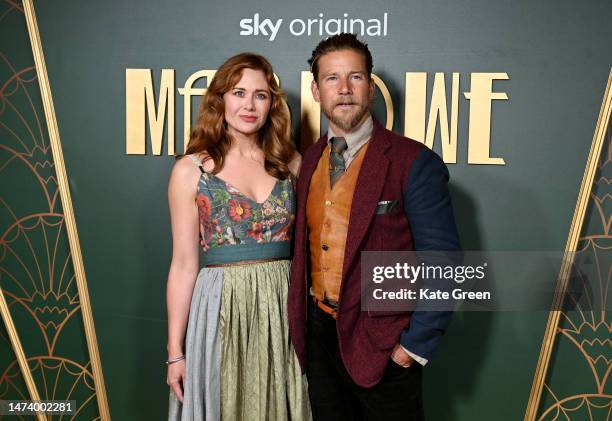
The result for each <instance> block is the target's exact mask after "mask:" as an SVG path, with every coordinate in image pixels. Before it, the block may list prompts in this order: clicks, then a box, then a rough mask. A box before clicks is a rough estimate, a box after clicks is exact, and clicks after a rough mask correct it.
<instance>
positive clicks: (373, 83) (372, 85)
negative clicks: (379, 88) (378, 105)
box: [369, 75, 376, 100]
mask: <svg viewBox="0 0 612 421" xmlns="http://www.w3.org/2000/svg"><path fill="white" fill-rule="evenodd" d="M369 90H370V98H371V99H372V100H373V99H374V94H375V93H376V83H375V82H374V77H373V76H372V75H370V88H369Z"/></svg>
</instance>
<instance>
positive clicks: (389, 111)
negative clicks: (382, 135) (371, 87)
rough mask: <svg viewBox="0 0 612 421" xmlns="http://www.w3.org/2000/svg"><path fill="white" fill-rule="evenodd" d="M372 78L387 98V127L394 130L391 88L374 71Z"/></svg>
mask: <svg viewBox="0 0 612 421" xmlns="http://www.w3.org/2000/svg"><path fill="white" fill-rule="evenodd" d="M372 80H374V84H376V86H377V87H378V89H380V92H381V93H382V96H383V98H384V100H385V108H386V110H387V121H386V122H385V127H386V128H387V130H393V100H392V99H391V94H390V93H389V89H388V88H387V85H385V82H383V80H382V79H381V78H379V77H378V76H376V75H375V74H374V73H372Z"/></svg>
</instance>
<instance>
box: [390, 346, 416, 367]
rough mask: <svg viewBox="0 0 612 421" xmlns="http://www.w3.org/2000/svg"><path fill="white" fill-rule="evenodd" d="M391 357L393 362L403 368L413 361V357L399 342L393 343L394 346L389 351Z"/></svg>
mask: <svg viewBox="0 0 612 421" xmlns="http://www.w3.org/2000/svg"><path fill="white" fill-rule="evenodd" d="M391 359H392V360H393V362H394V363H395V364H397V365H400V366H402V367H404V368H408V367H410V366H411V365H412V364H413V363H414V358H412V357H411V356H410V355H409V354H408V353H407V352H406V351H404V348H402V347H401V346H400V344H397V345H395V348H393V352H391Z"/></svg>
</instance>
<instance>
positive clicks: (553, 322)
mask: <svg viewBox="0 0 612 421" xmlns="http://www.w3.org/2000/svg"><path fill="white" fill-rule="evenodd" d="M611 110H612V69H611V70H610V76H609V77H608V84H607V86H606V91H605V94H604V99H603V103H602V105H601V110H600V112H599V118H598V119H597V126H596V127H595V134H594V136H593V142H592V143H591V151H590V152H589V158H588V160H587V165H586V169H585V171H584V176H583V178H582V184H581V186H580V193H579V194H578V201H577V202H576V209H575V211H574V217H573V219H572V225H571V227H570V231H569V236H568V238H567V243H566V245H565V258H564V259H563V263H562V265H561V270H560V271H559V281H558V282H559V287H558V288H557V292H556V294H555V297H554V298H553V307H552V308H553V309H558V308H561V304H562V302H563V298H564V296H565V290H566V288H567V282H568V278H569V274H570V270H571V266H572V262H573V259H572V258H571V256H572V254H573V253H574V252H575V251H576V247H577V246H578V240H579V238H580V234H581V232H582V226H583V223H584V216H585V214H586V210H587V207H588V204H589V196H590V195H591V190H592V189H593V181H594V179H595V172H596V171H597V164H598V163H599V159H600V156H601V150H602V148H603V143H604V137H605V134H606V130H607V128H608V124H609V121H610V112H611ZM560 316H561V311H559V310H552V311H551V312H550V313H549V315H548V322H547V324H546V331H545V333H544V339H543V340H542V347H541V349H540V357H539V359H538V365H537V367H536V371H535V374H534V378H533V385H532V386H531V393H530V394H529V401H528V402H527V410H526V411H525V418H524V420H525V421H534V420H535V419H536V416H537V414H538V408H539V406H540V399H541V397H542V389H543V387H544V381H545V380H546V373H547V371H548V364H549V363H550V355H551V353H552V350H553V346H554V343H555V336H556V332H557V327H558V326H559V318H560Z"/></svg>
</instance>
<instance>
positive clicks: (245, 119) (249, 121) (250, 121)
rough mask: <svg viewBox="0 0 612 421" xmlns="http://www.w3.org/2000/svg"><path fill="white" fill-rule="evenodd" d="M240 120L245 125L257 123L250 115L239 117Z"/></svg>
mask: <svg viewBox="0 0 612 421" xmlns="http://www.w3.org/2000/svg"><path fill="white" fill-rule="evenodd" d="M240 119H241V120H243V121H246V122H247V123H255V122H256V121H257V117H255V116H251V115H241V116H240Z"/></svg>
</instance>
